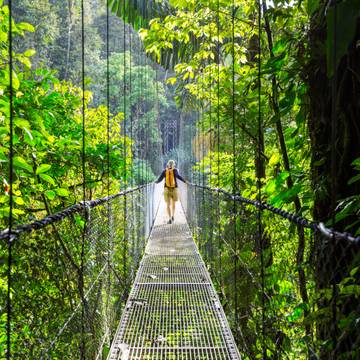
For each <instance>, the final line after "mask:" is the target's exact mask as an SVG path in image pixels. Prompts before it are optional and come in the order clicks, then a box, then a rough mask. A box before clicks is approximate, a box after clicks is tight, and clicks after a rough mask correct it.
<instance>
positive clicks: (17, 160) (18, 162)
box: [13, 156, 33, 173]
mask: <svg viewBox="0 0 360 360" xmlns="http://www.w3.org/2000/svg"><path fill="white" fill-rule="evenodd" d="M13 163H14V166H15V167H18V168H21V169H23V170H26V171H28V172H29V173H32V172H33V168H32V166H31V165H29V164H28V163H27V162H26V160H25V159H24V158H22V157H21V156H15V157H14V159H13Z"/></svg>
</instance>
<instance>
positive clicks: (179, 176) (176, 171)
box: [174, 169, 188, 184]
mask: <svg viewBox="0 0 360 360" xmlns="http://www.w3.org/2000/svg"><path fill="white" fill-rule="evenodd" d="M174 174H175V177H176V178H177V179H179V180H181V181H182V182H183V183H185V184H188V181H186V180H185V179H184V178H183V177H182V176H181V175H180V174H179V172H178V170H177V169H175V170H174Z"/></svg>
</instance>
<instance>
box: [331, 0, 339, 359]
mask: <svg viewBox="0 0 360 360" xmlns="http://www.w3.org/2000/svg"><path fill="white" fill-rule="evenodd" d="M333 11H334V19H333V39H332V40H333V51H332V62H333V64H332V65H333V69H332V70H333V79H332V84H331V85H332V86H331V98H332V103H331V105H332V106H331V223H332V227H335V223H336V202H337V195H336V190H337V159H336V140H337V86H338V71H337V43H338V41H337V17H338V16H337V15H338V14H337V1H336V0H334V1H333ZM336 251H337V249H336V242H335V241H333V242H332V254H336ZM337 299H338V287H337V284H336V277H335V276H334V279H333V284H332V304H331V308H332V322H333V329H332V332H331V333H332V343H333V347H334V354H333V355H334V356H335V357H336V344H337V338H338V334H337V333H338V330H337V322H338V319H337Z"/></svg>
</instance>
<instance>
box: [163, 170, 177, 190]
mask: <svg viewBox="0 0 360 360" xmlns="http://www.w3.org/2000/svg"><path fill="white" fill-rule="evenodd" d="M165 186H166V187H168V188H174V187H175V175H174V169H166V170H165Z"/></svg>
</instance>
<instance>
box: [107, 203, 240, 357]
mask: <svg viewBox="0 0 360 360" xmlns="http://www.w3.org/2000/svg"><path fill="white" fill-rule="evenodd" d="M165 221H166V218H165V207H164V205H162V206H161V207H160V210H159V214H158V216H157V219H156V222H155V225H154V228H153V231H152V233H151V236H150V239H149V243H148V245H147V247H146V251H145V255H144V257H143V259H142V261H141V264H140V267H139V270H138V273H137V275H136V278H135V282H134V285H133V288H132V290H131V292H130V296H129V300H128V302H127V304H126V308H125V310H124V313H123V315H122V319H121V321H120V324H119V327H118V329H117V332H116V335H115V338H114V341H113V344H112V347H111V350H110V354H109V357H108V359H109V360H115V359H116V360H126V359H136V360H147V359H161V360H164V359H167V360H172V359H174V360H175V359H184V360H185V359H186V360H187V359H189V360H190V359H197V360H198V359H199V360H200V359H204V360H205V359H206V360H209V359H216V360H220V359H240V356H239V353H238V350H237V348H236V345H235V342H234V339H233V336H232V334H231V331H230V328H229V326H228V323H227V320H226V317H225V314H224V311H223V309H222V307H221V304H220V301H219V299H218V296H217V294H216V292H215V289H214V287H213V285H212V282H211V280H210V277H209V274H208V271H207V270H206V267H205V264H204V262H203V260H202V259H201V256H200V255H199V252H198V250H197V248H196V245H195V243H194V241H193V238H192V235H191V232H190V229H189V226H188V224H187V222H186V220H185V216H184V213H183V211H182V209H181V208H180V206H178V207H177V210H176V222H175V224H172V225H164V223H165Z"/></svg>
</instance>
